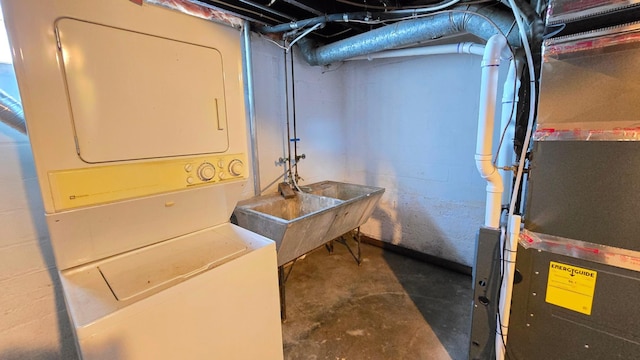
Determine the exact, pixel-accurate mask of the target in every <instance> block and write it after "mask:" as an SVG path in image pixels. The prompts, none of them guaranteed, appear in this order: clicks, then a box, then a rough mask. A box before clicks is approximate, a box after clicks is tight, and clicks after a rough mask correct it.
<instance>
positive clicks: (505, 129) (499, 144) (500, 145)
mask: <svg viewBox="0 0 640 360" xmlns="http://www.w3.org/2000/svg"><path fill="white" fill-rule="evenodd" d="M511 61H513V62H514V65H513V66H516V70H515V71H516V76H514V77H513V88H514V89H515V88H516V86H517V85H518V69H517V65H516V64H515V61H516V59H515V57H514V58H512V60H511ZM517 97H518V93H517V92H516V91H514V92H513V96H512V98H511V111H510V112H509V122H507V124H506V125H505V127H504V129H502V135H500V142H499V143H498V150H496V156H495V157H494V158H493V166H496V163H497V162H498V157H499V156H500V150H502V143H503V141H504V137H505V135H506V134H507V129H509V126H511V123H512V122H513V114H514V113H515V110H516V99H517Z"/></svg>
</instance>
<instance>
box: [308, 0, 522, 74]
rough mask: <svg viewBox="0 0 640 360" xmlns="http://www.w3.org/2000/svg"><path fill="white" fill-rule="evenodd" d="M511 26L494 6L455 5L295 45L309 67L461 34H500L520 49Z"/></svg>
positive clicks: (508, 18) (509, 18) (486, 36)
mask: <svg viewBox="0 0 640 360" xmlns="http://www.w3.org/2000/svg"><path fill="white" fill-rule="evenodd" d="M301 22H302V21H301ZM514 27H515V24H514V18H513V14H512V13H511V11H509V10H505V9H503V8H500V7H496V6H491V7H479V6H457V7H454V8H451V9H450V10H448V11H444V12H442V13H438V14H435V15H432V16H425V17H421V18H417V19H411V20H405V21H400V22H397V23H394V24H392V25H387V26H384V27H380V28H377V29H374V30H371V31H368V32H366V33H363V34H359V35H356V36H353V37H350V38H348V39H344V40H340V41H337V42H334V43H331V44H328V45H324V46H321V47H315V46H316V44H315V42H314V41H312V40H309V39H308V38H303V39H300V40H299V41H298V46H299V48H300V53H301V54H302V56H303V57H304V59H305V60H306V61H307V63H309V65H327V64H330V63H333V62H337V61H342V60H345V59H348V58H352V57H356V56H362V55H366V54H371V53H375V52H379V51H383V50H388V49H393V48H398V47H403V46H409V45H415V44H417V43H420V42H424V41H429V40H434V39H438V38H441V37H443V36H447V35H453V34H458V33H463V32H467V33H470V34H473V35H475V36H477V37H479V38H481V39H484V40H488V39H489V38H490V37H491V36H493V35H496V34H499V33H503V34H505V35H506V37H507V42H508V43H509V45H511V46H513V47H520V46H521V40H520V37H519V34H518V32H517V31H513V30H514Z"/></svg>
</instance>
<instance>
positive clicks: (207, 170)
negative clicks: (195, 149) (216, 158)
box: [198, 162, 216, 181]
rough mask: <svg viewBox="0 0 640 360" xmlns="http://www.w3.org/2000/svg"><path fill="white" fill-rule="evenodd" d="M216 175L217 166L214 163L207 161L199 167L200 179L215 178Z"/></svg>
mask: <svg viewBox="0 0 640 360" xmlns="http://www.w3.org/2000/svg"><path fill="white" fill-rule="evenodd" d="M214 176H216V168H215V167H214V166H213V165H212V164H210V163H208V162H205V163H202V165H200V166H199V167H198V177H199V178H200V180H202V181H209V180H211V179H213V177H214Z"/></svg>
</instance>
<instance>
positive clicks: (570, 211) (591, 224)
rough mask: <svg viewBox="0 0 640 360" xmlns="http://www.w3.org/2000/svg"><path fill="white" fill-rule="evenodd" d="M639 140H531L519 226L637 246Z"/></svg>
mask: <svg viewBox="0 0 640 360" xmlns="http://www.w3.org/2000/svg"><path fill="white" fill-rule="evenodd" d="M638 189H640V144H638V143H637V142H633V141H632V142H624V141H539V142H535V143H534V149H533V158H532V162H531V173H530V182H529V189H528V194H527V204H528V205H527V217H526V220H525V227H526V228H527V229H528V230H530V231H535V232H539V233H543V234H549V235H555V236H560V237H565V238H569V239H575V240H582V241H588V242H592V243H596V244H602V245H608V246H614V247H618V248H623V249H629V250H635V251H640V241H638V236H637V234H639V233H640V222H639V221H638V204H640V191H638Z"/></svg>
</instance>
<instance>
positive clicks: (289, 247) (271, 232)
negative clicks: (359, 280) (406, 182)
mask: <svg viewBox="0 0 640 360" xmlns="http://www.w3.org/2000/svg"><path fill="white" fill-rule="evenodd" d="M302 190H303V191H304V192H302V193H301V192H296V196H295V197H293V198H290V199H285V198H283V197H282V196H280V194H273V195H264V196H257V197H254V198H251V199H247V200H244V201H241V202H239V203H238V205H237V206H236V209H235V210H234V212H233V213H234V215H235V217H236V220H237V222H238V225H240V226H241V227H243V228H245V229H248V230H251V231H253V232H255V233H258V234H260V235H263V236H265V237H267V238H269V239H272V240H274V241H275V242H276V249H277V251H278V266H282V265H284V264H286V263H288V262H289V261H292V260H294V259H296V258H297V257H299V256H301V255H303V254H306V253H307V252H309V251H311V250H313V249H315V248H317V247H319V246H321V245H323V244H325V243H326V242H328V241H330V240H333V239H335V238H337V237H339V236H340V235H342V234H344V233H346V232H348V231H350V230H353V229H355V228H357V227H359V226H360V225H362V224H364V223H365V222H366V221H367V220H368V219H369V217H370V216H371V213H372V212H373V209H374V208H375V206H376V204H377V203H378V201H379V200H380V197H381V196H382V194H383V193H384V189H383V188H378V187H372V186H363V185H355V184H347V183H340V182H335V181H322V182H319V183H315V184H311V185H306V186H304V187H302Z"/></svg>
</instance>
